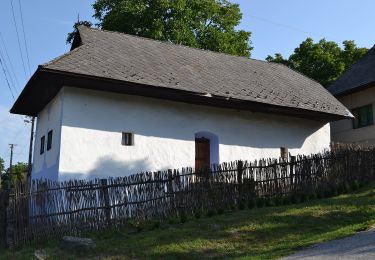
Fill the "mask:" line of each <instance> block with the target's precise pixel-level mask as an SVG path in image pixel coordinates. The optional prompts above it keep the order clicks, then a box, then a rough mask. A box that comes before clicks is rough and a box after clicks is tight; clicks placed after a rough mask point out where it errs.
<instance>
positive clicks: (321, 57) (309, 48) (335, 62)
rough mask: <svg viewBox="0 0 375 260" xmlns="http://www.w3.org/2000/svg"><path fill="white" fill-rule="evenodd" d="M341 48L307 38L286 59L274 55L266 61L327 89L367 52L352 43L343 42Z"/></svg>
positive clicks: (328, 42)
mask: <svg viewBox="0 0 375 260" xmlns="http://www.w3.org/2000/svg"><path fill="white" fill-rule="evenodd" d="M343 46H344V48H343V49H342V48H340V46H339V45H338V44H337V43H336V42H333V41H327V40H325V39H322V40H320V41H319V42H317V43H314V41H313V39H311V38H307V39H306V40H305V41H303V42H302V43H301V44H300V45H299V47H297V48H296V49H295V50H294V53H293V54H292V55H290V56H289V58H288V59H285V58H284V57H283V56H282V55H281V54H280V53H276V54H275V56H268V57H267V58H266V60H267V61H270V62H277V63H282V64H285V65H287V66H288V67H290V68H292V69H295V70H297V71H299V72H301V73H302V74H305V75H306V76H308V77H310V78H312V79H315V80H316V81H318V82H319V83H321V84H322V85H323V86H325V87H328V86H329V85H330V84H332V83H333V81H335V80H336V79H337V77H338V76H339V75H341V74H342V73H343V72H344V71H345V70H346V69H348V68H349V67H350V66H352V65H353V64H354V63H356V62H357V61H358V60H359V59H360V58H361V57H363V55H364V54H365V53H366V52H367V49H366V48H359V47H357V46H356V44H355V43H354V41H344V42H343Z"/></svg>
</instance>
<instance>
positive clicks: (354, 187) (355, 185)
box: [352, 180, 359, 191]
mask: <svg viewBox="0 0 375 260" xmlns="http://www.w3.org/2000/svg"><path fill="white" fill-rule="evenodd" d="M358 189H359V182H358V181H357V180H355V181H353V182H352V190H353V191H356V190H358Z"/></svg>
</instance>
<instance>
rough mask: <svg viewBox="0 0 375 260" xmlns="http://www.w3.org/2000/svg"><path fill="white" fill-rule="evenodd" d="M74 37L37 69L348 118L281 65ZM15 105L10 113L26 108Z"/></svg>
mask: <svg viewBox="0 0 375 260" xmlns="http://www.w3.org/2000/svg"><path fill="white" fill-rule="evenodd" d="M78 32H79V35H78V38H76V39H79V43H78V44H74V45H73V46H74V47H75V48H74V49H73V50H72V51H70V52H68V53H67V54H64V55H62V56H60V57H58V58H56V59H55V60H52V61H51V62H49V63H46V64H43V65H41V66H40V67H39V68H40V69H46V70H49V71H59V72H64V73H74V74H75V75H77V74H78V75H89V76H93V77H98V78H107V79H112V80H119V81H123V82H130V83H138V84H143V85H148V86H152V87H153V88H154V89H156V90H158V89H159V90H161V89H172V90H182V91H189V92H193V93H198V94H201V95H205V96H207V97H210V96H213V97H222V98H226V99H228V98H229V99H235V100H241V101H245V102H248V101H250V102H253V103H254V102H255V103H256V104H263V105H273V106H276V107H283V108H287V109H290V108H292V109H295V108H296V109H297V110H298V111H312V112H314V113H317V112H318V113H324V114H327V115H332V116H334V117H348V116H350V115H351V114H350V113H349V111H348V110H347V109H346V108H345V107H344V106H343V105H342V104H341V103H340V102H339V101H338V100H336V98H334V97H333V96H332V95H331V94H330V93H329V92H328V91H327V90H326V89H325V88H324V87H323V86H322V85H320V84H319V83H317V82H316V81H313V80H311V79H310V78H308V77H306V76H304V75H302V74H300V73H298V72H295V71H293V70H291V69H289V68H288V67H286V66H284V65H281V64H276V63H269V62H265V61H259V60H254V59H249V58H245V57H238V56H233V55H226V54H221V53H216V52H212V51H206V50H200V49H195V48H190V47H185V46H182V45H176V44H172V43H166V42H160V41H155V40H151V39H146V38H141V37H136V36H131V35H127V34H123V33H118V32H109V31H102V30H98V29H90V28H87V27H79V28H78ZM77 46H78V47H77ZM21 96H22V95H21ZM17 102H18V103H16V105H15V106H14V107H13V109H12V111H17V107H18V106H19V105H20V104H22V103H23V104H24V102H23V101H22V100H21V99H20V100H17ZM294 111H296V110H294ZM295 113H296V114H297V111H296V112H295Z"/></svg>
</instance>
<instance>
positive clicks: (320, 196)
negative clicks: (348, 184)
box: [316, 190, 324, 200]
mask: <svg viewBox="0 0 375 260" xmlns="http://www.w3.org/2000/svg"><path fill="white" fill-rule="evenodd" d="M316 197H317V198H318V199H319V200H320V199H324V191H322V190H320V191H318V194H317V196H316Z"/></svg>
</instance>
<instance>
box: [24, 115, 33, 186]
mask: <svg viewBox="0 0 375 260" xmlns="http://www.w3.org/2000/svg"><path fill="white" fill-rule="evenodd" d="M24 121H25V122H26V123H30V121H28V120H24ZM34 124H35V117H34V116H33V117H32V118H31V132H30V146H29V161H28V165H27V179H29V178H30V176H31V169H32V166H31V164H32V160H33V143H34Z"/></svg>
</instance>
